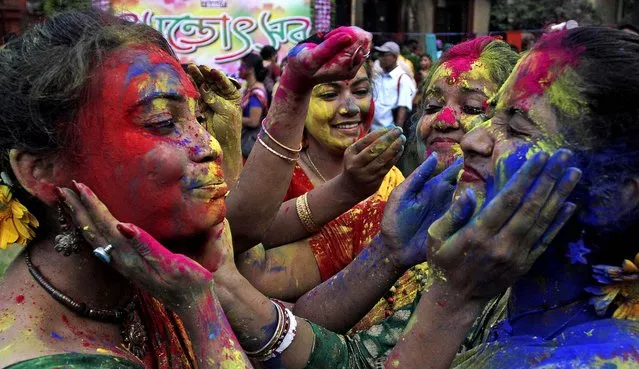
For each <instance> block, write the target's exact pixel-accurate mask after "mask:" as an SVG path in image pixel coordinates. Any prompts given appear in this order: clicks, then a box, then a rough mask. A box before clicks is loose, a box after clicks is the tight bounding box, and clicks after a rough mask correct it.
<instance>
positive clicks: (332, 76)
mask: <svg viewBox="0 0 639 369" xmlns="http://www.w3.org/2000/svg"><path fill="white" fill-rule="evenodd" d="M371 41H372V35H371V34H370V33H368V32H366V31H364V30H362V29H360V28H358V27H339V28H337V29H335V30H333V31H331V32H330V33H328V34H326V35H325V36H324V38H323V41H322V42H321V43H319V44H314V43H303V44H298V45H297V46H295V47H294V48H293V49H292V50H291V51H290V52H289V54H288V64H287V65H286V69H285V70H284V74H283V75H282V79H281V82H280V87H286V89H287V90H289V91H292V92H296V93H299V92H308V91H310V90H311V89H312V88H313V86H315V85H316V84H319V83H325V82H329V81H338V80H346V79H352V78H354V77H355V75H356V74H357V71H358V70H359V68H360V66H361V65H362V63H363V62H364V61H365V60H366V58H367V57H368V55H369V54H370V48H371Z"/></svg>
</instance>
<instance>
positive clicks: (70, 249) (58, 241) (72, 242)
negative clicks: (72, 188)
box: [54, 203, 82, 256]
mask: <svg viewBox="0 0 639 369" xmlns="http://www.w3.org/2000/svg"><path fill="white" fill-rule="evenodd" d="M57 210H58V223H60V230H61V231H62V232H61V233H60V234H59V235H57V236H55V240H54V245H55V246H54V249H55V251H57V252H59V253H61V254H62V255H64V256H69V255H71V254H72V253H76V254H77V253H79V252H80V250H81V249H82V246H81V242H82V235H81V234H80V233H79V232H78V230H77V229H76V228H75V227H72V226H71V225H70V224H69V221H68V220H67V217H66V216H65V215H64V211H63V210H62V205H61V204H60V203H58V205H57Z"/></svg>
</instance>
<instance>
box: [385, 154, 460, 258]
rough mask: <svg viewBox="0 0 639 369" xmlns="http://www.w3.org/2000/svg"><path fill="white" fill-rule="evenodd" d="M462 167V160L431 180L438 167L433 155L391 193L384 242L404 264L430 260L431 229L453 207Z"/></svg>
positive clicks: (386, 211) (387, 204)
mask: <svg viewBox="0 0 639 369" xmlns="http://www.w3.org/2000/svg"><path fill="white" fill-rule="evenodd" d="M461 166H462V163H461V160H460V161H458V162H457V163H455V164H453V165H451V166H450V167H449V168H448V169H446V170H445V171H444V172H442V173H440V174H439V175H438V176H436V177H434V178H432V179H430V180H429V178H431V176H432V175H433V173H434V172H435V168H436V167H437V154H433V155H431V156H429V157H428V159H426V161H424V162H423V163H422V165H420V166H419V167H418V168H417V169H415V171H414V172H413V173H412V174H411V175H410V176H409V177H408V178H407V179H406V180H405V181H404V182H403V183H402V184H401V185H400V186H399V187H397V188H395V189H394V190H393V192H392V193H391V195H390V197H389V199H388V202H387V203H386V209H385V210H384V217H383V218H382V240H383V241H384V244H385V245H387V246H388V247H391V248H392V249H393V254H394V258H395V261H396V262H397V263H399V264H400V265H402V266H404V267H410V266H413V265H416V264H419V263H421V262H424V261H425V260H426V239H427V238H428V228H429V227H430V226H431V224H432V223H433V222H434V221H436V220H437V219H438V218H439V217H441V216H442V215H443V214H444V213H445V212H446V210H447V209H448V207H449V206H450V203H451V200H452V197H453V192H454V191H455V186H456V184H457V174H458V173H459V171H460V170H461Z"/></svg>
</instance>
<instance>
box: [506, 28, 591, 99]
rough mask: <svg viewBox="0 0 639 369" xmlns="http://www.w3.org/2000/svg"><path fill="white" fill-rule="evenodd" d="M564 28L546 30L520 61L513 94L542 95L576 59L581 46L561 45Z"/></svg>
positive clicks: (516, 95) (521, 97)
mask: <svg viewBox="0 0 639 369" xmlns="http://www.w3.org/2000/svg"><path fill="white" fill-rule="evenodd" d="M565 37H566V31H562V32H554V33H550V34H546V35H544V36H543V37H542V39H541V41H540V42H539V44H538V45H536V46H535V48H534V49H533V51H532V52H531V53H530V54H529V55H528V56H527V57H525V59H524V60H523V61H522V63H521V64H520V67H519V68H518V73H517V80H516V82H515V85H514V89H513V90H514V94H515V98H516V99H517V100H519V99H526V98H528V97H530V96H533V95H543V94H544V91H545V90H546V88H548V87H549V86H550V85H551V84H552V83H553V82H554V81H555V80H556V79H557V78H558V77H559V76H560V75H561V74H562V73H563V71H564V70H565V69H566V68H567V67H574V66H576V65H577V64H578V63H579V59H580V55H581V53H582V52H583V48H582V49H569V48H568V47H566V46H564V45H563V40H564V38H565Z"/></svg>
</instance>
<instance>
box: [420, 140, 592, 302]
mask: <svg viewBox="0 0 639 369" xmlns="http://www.w3.org/2000/svg"><path fill="white" fill-rule="evenodd" d="M571 155H572V154H571V152H570V151H567V150H559V151H558V152H556V153H555V154H554V155H553V156H552V158H550V159H548V154H546V153H545V152H539V153H537V154H536V155H535V156H533V157H532V158H531V159H529V160H528V161H527V162H526V163H525V164H524V165H523V166H522V167H521V168H520V169H519V170H518V171H517V173H515V175H514V176H512V178H510V179H509V180H508V182H507V183H506V185H505V186H504V187H503V189H502V190H501V191H500V192H499V193H498V194H497V196H496V197H495V198H494V199H492V200H491V201H490V202H489V203H488V204H487V205H486V206H485V207H484V208H483V209H482V210H481V212H480V213H479V214H478V215H477V216H476V217H474V218H472V216H473V213H474V210H475V206H476V200H475V197H474V194H473V193H472V190H467V191H466V192H465V193H464V194H462V195H461V196H460V198H459V199H458V200H457V201H456V202H455V203H453V205H452V206H451V207H450V209H449V210H448V211H447V212H446V214H445V215H444V216H443V217H442V218H440V219H438V220H437V221H436V222H435V223H434V224H433V225H432V226H431V228H430V229H429V230H428V233H429V237H428V240H427V249H428V262H429V264H430V265H431V267H432V268H433V269H434V270H435V271H436V275H437V276H439V277H440V278H438V281H437V283H444V284H446V285H448V286H449V290H450V291H453V292H454V293H456V294H457V295H458V296H461V298H463V299H466V300H472V299H477V300H482V301H483V300H488V299H490V298H492V297H494V296H496V295H498V294H499V293H501V292H503V291H504V290H505V289H506V288H508V287H509V286H510V285H511V284H513V283H514V282H515V281H516V280H517V279H518V278H519V277H521V276H522V275H524V274H525V273H527V272H528V270H529V269H530V267H531V266H532V264H533V263H534V262H535V260H537V258H538V257H539V256H540V255H541V254H542V253H543V252H544V251H545V250H546V248H547V247H548V244H549V243H550V242H551V241H552V240H553V239H554V237H555V236H556V235H557V233H558V232H559V230H560V229H561V228H562V227H563V225H564V224H565V223H566V221H567V220H568V219H569V218H570V216H571V215H572V214H573V212H574V210H575V205H574V204H572V203H570V202H566V199H567V197H568V195H570V193H571V192H572V190H573V189H574V188H575V186H576V184H577V182H578V181H579V178H580V177H581V171H580V170H579V169H577V168H570V167H568V161H569V159H570V157H571ZM503 165H504V162H500V163H499V164H498V166H497V168H496V169H497V170H496V172H497V173H501V172H502V171H503V170H504V168H503V167H502V166H503ZM471 218H472V220H471Z"/></svg>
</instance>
